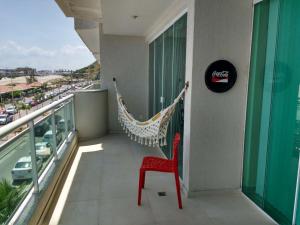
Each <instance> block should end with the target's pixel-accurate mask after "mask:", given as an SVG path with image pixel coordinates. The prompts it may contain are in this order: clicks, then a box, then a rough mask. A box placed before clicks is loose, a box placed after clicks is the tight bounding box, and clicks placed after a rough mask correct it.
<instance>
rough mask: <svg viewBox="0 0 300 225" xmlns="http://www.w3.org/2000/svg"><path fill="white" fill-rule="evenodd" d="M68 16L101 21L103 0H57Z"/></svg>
mask: <svg viewBox="0 0 300 225" xmlns="http://www.w3.org/2000/svg"><path fill="white" fill-rule="evenodd" d="M55 1H56V3H57V4H58V5H59V6H60V8H61V9H62V10H63V12H64V13H65V15H66V16H68V17H76V18H79V19H86V20H92V21H99V22H100V21H101V18H102V10H101V0H55Z"/></svg>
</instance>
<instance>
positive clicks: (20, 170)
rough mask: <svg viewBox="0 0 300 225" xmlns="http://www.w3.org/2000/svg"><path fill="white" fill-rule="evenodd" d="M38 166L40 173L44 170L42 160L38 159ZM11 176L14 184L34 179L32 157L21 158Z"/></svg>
mask: <svg viewBox="0 0 300 225" xmlns="http://www.w3.org/2000/svg"><path fill="white" fill-rule="evenodd" d="M36 164H37V170H38V171H39V170H40V169H41V168H42V164H43V162H42V159H40V158H37V161H36ZM11 176H12V180H13V182H16V181H20V180H29V179H32V164H31V157H30V156H24V157H21V158H20V159H19V160H18V161H17V163H16V164H15V166H14V168H13V169H12V170H11Z"/></svg>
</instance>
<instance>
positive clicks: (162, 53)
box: [149, 15, 187, 173]
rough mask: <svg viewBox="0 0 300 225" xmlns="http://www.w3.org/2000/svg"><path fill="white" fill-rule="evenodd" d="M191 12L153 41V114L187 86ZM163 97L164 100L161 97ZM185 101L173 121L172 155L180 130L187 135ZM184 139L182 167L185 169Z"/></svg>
mask: <svg viewBox="0 0 300 225" xmlns="http://www.w3.org/2000/svg"><path fill="white" fill-rule="evenodd" d="M186 23H187V15H184V16H182V17H181V18H180V19H179V20H178V21H176V22H175V23H174V24H173V25H172V26H170V27H169V28H168V29H167V30H166V31H165V32H164V33H163V34H162V35H160V36H159V37H158V38H157V39H156V40H154V41H153V42H152V43H151V44H150V45H149V95H150V96H149V109H150V110H149V112H150V115H153V114H155V113H157V112H159V111H160V110H161V109H162V108H165V107H167V106H168V105H170V104H171V103H172V102H173V100H174V99H175V98H176V97H177V95H178V94H179V93H180V91H181V90H182V88H183V87H184V80H185V58H186V57H185V56H186V26H187V25H186ZM161 100H162V101H161ZM183 108H184V107H183V102H180V103H179V104H178V105H177V107H176V110H175V113H174V116H173V118H172V120H171V122H170V125H169V129H168V134H167V146H166V147H163V148H162V150H163V151H164V153H165V155H166V156H167V157H168V158H171V157H172V151H171V149H172V139H173V137H174V135H175V133H176V132H180V133H181V136H182V137H183V124H184V122H183V116H184V111H183ZM182 143H183V141H182V142H181V146H180V149H179V151H180V152H179V168H180V173H182V169H181V168H182Z"/></svg>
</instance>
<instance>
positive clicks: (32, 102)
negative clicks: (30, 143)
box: [30, 100, 38, 106]
mask: <svg viewBox="0 0 300 225" xmlns="http://www.w3.org/2000/svg"><path fill="white" fill-rule="evenodd" d="M37 104H38V102H37V101H36V100H32V101H31V102H30V105H31V106H36V105H37Z"/></svg>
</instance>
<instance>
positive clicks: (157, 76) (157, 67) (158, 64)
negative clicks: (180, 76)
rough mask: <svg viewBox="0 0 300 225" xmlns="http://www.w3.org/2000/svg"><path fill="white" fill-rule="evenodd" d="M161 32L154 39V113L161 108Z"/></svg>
mask: <svg viewBox="0 0 300 225" xmlns="http://www.w3.org/2000/svg"><path fill="white" fill-rule="evenodd" d="M163 40H164V39H163V34H162V35H161V36H160V37H159V38H157V39H156V41H155V43H154V44H155V66H154V71H155V75H154V76H155V78H154V80H155V108H154V113H155V114H156V113H158V112H160V111H161V110H162V105H161V101H160V98H161V96H162V89H163V80H162V78H163V71H162V70H163V44H164V42H163Z"/></svg>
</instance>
